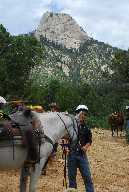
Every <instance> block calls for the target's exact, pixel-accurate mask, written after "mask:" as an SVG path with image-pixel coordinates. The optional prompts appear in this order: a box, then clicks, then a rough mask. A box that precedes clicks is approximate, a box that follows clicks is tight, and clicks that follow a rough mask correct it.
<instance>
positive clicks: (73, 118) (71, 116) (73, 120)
mask: <svg viewBox="0 0 129 192" xmlns="http://www.w3.org/2000/svg"><path fill="white" fill-rule="evenodd" d="M57 115H58V117H59V118H60V120H61V121H62V123H63V124H64V127H65V129H66V131H67V133H68V137H69V141H72V140H73V137H74V132H73V135H72V136H71V134H70V133H69V130H68V127H67V126H66V124H65V122H64V120H63V119H62V117H61V116H60V115H59V113H57ZM65 115H66V116H68V117H70V118H71V120H72V123H73V130H74V131H75V133H76V135H77V137H78V132H77V130H76V128H75V121H76V124H77V127H78V122H77V120H76V118H75V117H74V116H73V115H70V114H65Z"/></svg>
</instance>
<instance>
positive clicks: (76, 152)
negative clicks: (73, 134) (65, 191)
mask: <svg viewBox="0 0 129 192" xmlns="http://www.w3.org/2000/svg"><path fill="white" fill-rule="evenodd" d="M75 112H76V116H75V118H76V121H77V124H78V137H77V140H76V141H71V142H70V143H69V147H68V151H69V152H68V156H67V167H68V179H69V188H75V189H77V182H76V176H77V168H79V170H80V173H81V175H82V178H83V181H84V184H85V191H86V192H94V185H93V181H92V178H91V172H90V166H89V162H88V158H87V153H86V152H87V150H88V149H89V147H90V146H91V143H92V133H91V130H90V129H89V128H88V126H87V124H86V120H87V116H88V107H87V106H86V105H79V106H78V107H77V108H76V111H75Z"/></svg>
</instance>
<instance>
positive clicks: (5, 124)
mask: <svg viewBox="0 0 129 192" xmlns="http://www.w3.org/2000/svg"><path fill="white" fill-rule="evenodd" d="M15 136H21V137H22V133H21V131H20V128H19V126H18V125H17V124H16V123H14V122H12V121H11V120H2V121H0V141H1V140H2V141H3V140H8V139H11V138H14V137H15Z"/></svg>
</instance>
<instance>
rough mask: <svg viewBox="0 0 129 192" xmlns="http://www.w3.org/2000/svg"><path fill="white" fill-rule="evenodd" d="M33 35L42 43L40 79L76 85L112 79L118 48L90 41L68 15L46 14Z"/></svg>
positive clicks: (38, 71)
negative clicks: (66, 81) (62, 81)
mask: <svg viewBox="0 0 129 192" xmlns="http://www.w3.org/2000/svg"><path fill="white" fill-rule="evenodd" d="M33 35H34V36H36V38H37V39H38V40H39V41H40V42H41V44H42V47H43V53H44V54H43V61H42V64H41V66H40V68H39V69H38V70H37V73H38V75H39V74H40V75H39V76H40V80H41V79H42V80H43V79H44V78H45V79H46V78H48V77H49V76H54V77H56V78H58V79H63V80H64V79H67V80H69V81H73V82H74V83H76V84H77V83H78V82H80V81H85V82H87V83H89V84H91V83H93V84H100V83H101V82H102V83H103V82H107V81H108V80H110V78H111V75H112V73H113V71H112V70H111V69H112V68H111V65H112V59H113V58H114V55H115V52H117V50H118V49H117V48H115V47H112V46H110V45H108V44H105V43H103V42H99V41H97V40H94V39H92V38H90V37H89V36H88V35H87V33H86V32H85V31H84V30H83V29H82V28H81V27H80V26H79V25H78V24H77V23H76V21H75V20H74V19H73V18H72V17H71V16H69V15H68V14H62V13H50V12H46V13H45V14H44V15H43V17H42V18H41V21H40V24H39V26H38V28H37V29H36V30H35V32H34V33H33ZM34 75H36V72H35V71H34ZM38 75H36V78H37V76H38ZM40 80H39V81H40ZM43 81H44V80H43ZM38 83H39V82H38Z"/></svg>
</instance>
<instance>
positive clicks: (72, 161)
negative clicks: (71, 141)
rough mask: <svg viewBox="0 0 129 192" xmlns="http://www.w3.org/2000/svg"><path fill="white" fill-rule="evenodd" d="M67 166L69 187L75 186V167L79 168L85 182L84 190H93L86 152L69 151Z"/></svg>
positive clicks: (90, 191)
mask: <svg viewBox="0 0 129 192" xmlns="http://www.w3.org/2000/svg"><path fill="white" fill-rule="evenodd" d="M67 166H68V179H69V187H70V188H77V183H76V176H77V168H79V170H80V173H81V175H82V178H83V181H84V184H85V189H86V192H94V185H93V181H92V178H91V173H90V167H89V162H88V159H87V155H86V154H84V153H83V152H71V153H70V154H69V155H68V161H67Z"/></svg>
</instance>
